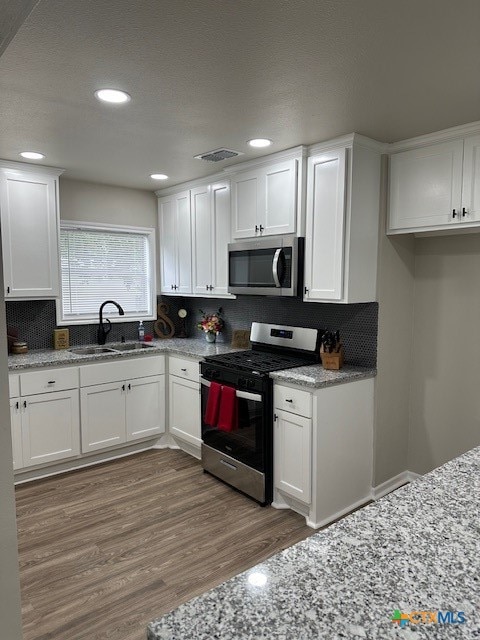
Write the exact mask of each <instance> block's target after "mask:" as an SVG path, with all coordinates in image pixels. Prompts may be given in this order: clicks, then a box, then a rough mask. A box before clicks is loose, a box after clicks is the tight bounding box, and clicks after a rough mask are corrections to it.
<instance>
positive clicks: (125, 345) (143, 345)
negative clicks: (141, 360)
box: [110, 342, 154, 351]
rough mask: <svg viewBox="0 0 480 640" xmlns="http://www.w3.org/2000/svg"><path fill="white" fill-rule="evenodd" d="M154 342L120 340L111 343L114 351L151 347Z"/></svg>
mask: <svg viewBox="0 0 480 640" xmlns="http://www.w3.org/2000/svg"><path fill="white" fill-rule="evenodd" d="M153 346H154V345H153V344H147V343H146V342H130V343H128V342H118V343H113V344H111V345H110V347H111V349H113V351H137V350H139V349H150V348H151V347H153Z"/></svg>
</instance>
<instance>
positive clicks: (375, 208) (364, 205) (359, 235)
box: [303, 134, 383, 303]
mask: <svg viewBox="0 0 480 640" xmlns="http://www.w3.org/2000/svg"><path fill="white" fill-rule="evenodd" d="M382 151H383V145H381V144H380V143H377V142H375V141H373V140H369V139H368V138H364V137H363V136H359V135H357V134H352V135H350V136H346V137H345V138H339V139H337V140H334V141H331V142H330V143H322V144H320V145H314V146H313V147H311V148H310V149H309V156H308V159H307V188H306V196H307V212H306V233H305V236H306V238H305V281H304V284H305V287H304V297H303V299H304V301H305V302H339V303H355V302H372V301H374V300H376V280H377V251H378V226H379V207H380V170H381V154H382Z"/></svg>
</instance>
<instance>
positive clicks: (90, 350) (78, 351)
mask: <svg viewBox="0 0 480 640" xmlns="http://www.w3.org/2000/svg"><path fill="white" fill-rule="evenodd" d="M69 351H70V353H73V354H75V355H76V356H93V355H95V354H97V353H115V349H111V348H110V347H74V348H73V349H69Z"/></svg>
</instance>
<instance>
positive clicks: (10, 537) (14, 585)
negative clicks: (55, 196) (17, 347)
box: [0, 251, 22, 640]
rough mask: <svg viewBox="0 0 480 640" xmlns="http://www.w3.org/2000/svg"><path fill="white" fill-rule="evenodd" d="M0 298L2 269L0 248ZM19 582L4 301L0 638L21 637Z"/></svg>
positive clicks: (0, 325)
mask: <svg viewBox="0 0 480 640" xmlns="http://www.w3.org/2000/svg"><path fill="white" fill-rule="evenodd" d="M0 296H1V297H0V299H1V300H2V301H3V269H2V260H1V251H0ZM20 611H21V609H20V582H19V572H18V552H17V527H16V520H15V502H14V491H13V461H12V439H11V434H10V410H9V401H8V369H7V329H6V324H5V304H4V303H3V302H2V303H1V306H0V637H1V638H2V639H5V640H21V638H22V627H21V616H20Z"/></svg>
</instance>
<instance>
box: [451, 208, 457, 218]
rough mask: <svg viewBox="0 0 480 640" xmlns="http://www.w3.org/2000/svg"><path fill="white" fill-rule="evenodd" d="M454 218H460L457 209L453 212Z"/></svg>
mask: <svg viewBox="0 0 480 640" xmlns="http://www.w3.org/2000/svg"><path fill="white" fill-rule="evenodd" d="M452 216H453V217H454V218H456V217H457V216H458V213H457V210H456V209H454V210H453V211H452Z"/></svg>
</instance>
